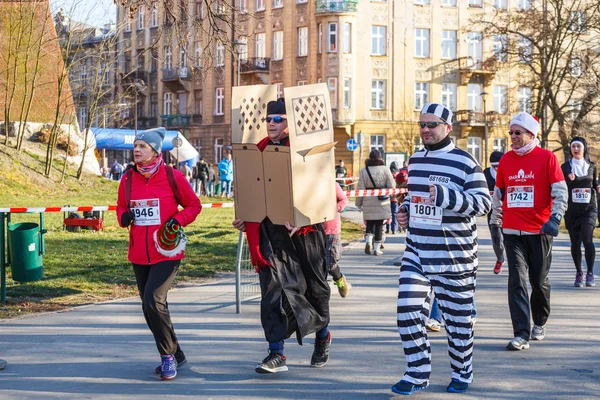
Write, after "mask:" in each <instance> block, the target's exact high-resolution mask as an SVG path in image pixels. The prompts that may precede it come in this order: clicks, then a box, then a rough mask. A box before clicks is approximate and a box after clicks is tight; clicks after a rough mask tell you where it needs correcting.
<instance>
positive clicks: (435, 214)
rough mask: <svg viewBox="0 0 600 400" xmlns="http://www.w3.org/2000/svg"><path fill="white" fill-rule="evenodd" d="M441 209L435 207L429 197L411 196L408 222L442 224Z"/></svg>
mask: <svg viewBox="0 0 600 400" xmlns="http://www.w3.org/2000/svg"><path fill="white" fill-rule="evenodd" d="M442 214H443V211H442V208H441V207H436V206H435V204H434V203H433V201H432V200H430V199H429V195H427V196H420V195H415V194H411V196H410V220H411V222H414V223H418V224H426V225H441V224H442Z"/></svg>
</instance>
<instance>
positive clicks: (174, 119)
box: [160, 114, 192, 128]
mask: <svg viewBox="0 0 600 400" xmlns="http://www.w3.org/2000/svg"><path fill="white" fill-rule="evenodd" d="M160 118H161V119H162V126H164V127H165V128H175V127H182V126H190V121H191V119H192V116H191V115H190V114H165V115H161V116H160Z"/></svg>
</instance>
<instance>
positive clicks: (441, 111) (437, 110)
mask: <svg viewBox="0 0 600 400" xmlns="http://www.w3.org/2000/svg"><path fill="white" fill-rule="evenodd" d="M421 114H433V115H435V116H436V117H438V118H440V119H441V120H442V121H444V122H445V123H446V124H448V125H452V111H450V109H449V108H446V107H445V106H443V105H441V104H438V103H431V104H425V107H423V109H422V110H421Z"/></svg>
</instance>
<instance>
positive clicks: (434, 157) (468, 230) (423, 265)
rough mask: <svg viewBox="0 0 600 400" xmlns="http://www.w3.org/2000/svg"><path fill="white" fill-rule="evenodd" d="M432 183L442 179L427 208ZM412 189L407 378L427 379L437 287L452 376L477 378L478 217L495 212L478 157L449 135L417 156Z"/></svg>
mask: <svg viewBox="0 0 600 400" xmlns="http://www.w3.org/2000/svg"><path fill="white" fill-rule="evenodd" d="M429 185H435V186H436V199H435V204H430V207H429V208H426V207H425V206H426V205H427V204H428V203H427V201H428V199H429ZM408 190H409V194H408V196H407V197H406V199H405V200H404V202H403V203H402V207H404V208H405V209H406V210H409V222H408V233H407V235H406V249H405V251H404V255H403V258H402V267H401V270H400V271H401V272H400V282H399V287H398V310H397V312H398V331H399V333H400V337H401V339H402V346H403V348H404V354H405V356H406V361H407V364H408V365H407V368H406V372H405V374H404V377H403V378H402V380H405V381H408V382H411V383H414V384H416V385H420V384H423V383H426V382H429V376H430V374H431V349H430V346H429V340H428V339H427V333H426V329H425V323H426V322H427V319H428V317H429V310H430V304H431V299H432V297H433V293H435V296H436V297H437V299H438V303H439V306H440V309H441V311H442V315H443V318H444V322H445V326H446V332H447V336H448V353H449V355H450V364H451V367H452V378H453V379H457V380H459V381H462V382H467V383H471V381H472V380H473V368H472V364H471V360H472V356H473V326H472V323H471V312H472V309H473V297H474V292H475V274H476V271H477V225H476V218H475V217H478V216H483V215H486V214H487V213H488V212H489V211H490V208H491V198H490V194H489V191H488V188H487V183H486V180H485V177H484V175H483V172H482V169H481V166H480V165H479V164H478V163H477V161H476V160H475V159H474V158H473V157H472V156H471V155H470V154H469V153H467V152H465V151H464V150H461V149H459V148H457V147H455V146H454V144H453V143H452V142H449V144H447V145H446V146H444V147H442V148H440V149H437V150H427V149H422V150H421V151H418V152H417V153H415V154H414V155H413V156H411V158H410V161H409V167H408ZM411 199H412V200H411ZM424 205H425V206H424ZM434 206H435V207H434ZM432 215H433V217H432Z"/></svg>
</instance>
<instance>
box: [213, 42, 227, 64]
mask: <svg viewBox="0 0 600 400" xmlns="http://www.w3.org/2000/svg"><path fill="white" fill-rule="evenodd" d="M224 65H225V46H224V45H223V43H221V42H220V41H217V45H216V48H215V66H216V67H222V66H224Z"/></svg>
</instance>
